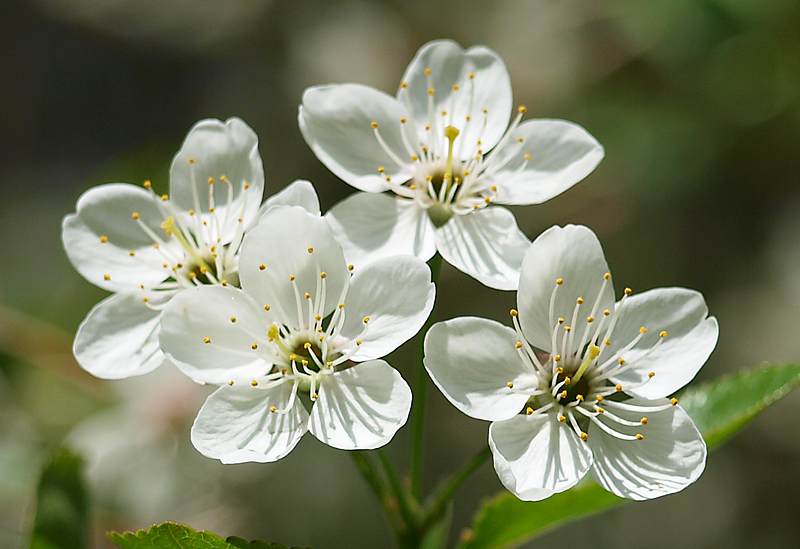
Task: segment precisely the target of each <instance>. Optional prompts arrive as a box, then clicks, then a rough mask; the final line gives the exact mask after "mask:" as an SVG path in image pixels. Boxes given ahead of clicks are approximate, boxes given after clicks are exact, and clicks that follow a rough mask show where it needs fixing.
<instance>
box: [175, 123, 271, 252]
mask: <svg viewBox="0 0 800 549" xmlns="http://www.w3.org/2000/svg"><path fill="white" fill-rule="evenodd" d="M169 180H170V181H169V189H170V201H171V202H172V203H173V204H174V205H176V206H177V207H178V208H180V209H181V210H185V211H188V210H195V211H197V212H204V213H200V214H199V215H201V218H203V219H205V220H207V221H208V226H209V227H219V236H220V238H221V240H222V243H223V244H224V243H227V242H229V241H231V240H232V239H233V238H234V236H235V234H236V230H237V227H238V225H239V221H238V220H239V218H241V219H242V220H243V221H242V223H244V226H245V227H249V226H250V225H251V224H252V223H254V222H255V220H256V216H257V213H258V208H259V206H260V205H261V197H262V196H263V194H264V167H263V165H262V163H261V156H260V155H259V153H258V136H256V134H255V132H254V131H253V130H252V129H250V127H249V126H248V125H247V124H245V123H244V122H243V121H242V120H240V119H238V118H229V119H228V120H226V121H225V122H222V121H221V120H215V119H206V120H201V121H200V122H198V123H197V124H195V125H194V126H193V127H192V129H191V130H189V134H188V135H187V136H186V139H185V140H184V141H183V145H182V146H181V150H180V151H178V154H176V155H175V158H174V159H173V160H172V166H171V167H170V172H169ZM209 182H212V185H211V186H210V185H209ZM209 191H211V192H209ZM211 197H213V200H214V204H213V206H214V210H215V211H214V212H213V213H208V211H209V208H210V207H211V206H212V204H211V201H210V198H211ZM214 217H216V221H213V220H214Z"/></svg>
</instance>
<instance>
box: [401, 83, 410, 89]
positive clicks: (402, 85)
mask: <svg viewBox="0 0 800 549" xmlns="http://www.w3.org/2000/svg"><path fill="white" fill-rule="evenodd" d="M406 88H408V82H400V89H402V90H404V89H406Z"/></svg>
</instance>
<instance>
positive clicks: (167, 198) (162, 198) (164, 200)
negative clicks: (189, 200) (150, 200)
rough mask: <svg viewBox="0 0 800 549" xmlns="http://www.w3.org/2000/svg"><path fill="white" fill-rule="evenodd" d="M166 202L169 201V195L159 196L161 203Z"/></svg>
mask: <svg viewBox="0 0 800 549" xmlns="http://www.w3.org/2000/svg"><path fill="white" fill-rule="evenodd" d="M167 200H169V195H168V194H162V195H161V201H162V202H166V201H167Z"/></svg>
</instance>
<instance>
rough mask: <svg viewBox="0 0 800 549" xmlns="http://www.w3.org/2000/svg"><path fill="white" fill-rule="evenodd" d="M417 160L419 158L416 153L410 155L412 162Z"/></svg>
mask: <svg viewBox="0 0 800 549" xmlns="http://www.w3.org/2000/svg"><path fill="white" fill-rule="evenodd" d="M417 160H419V156H417V155H416V154H412V155H411V161H412V162H416V161H417Z"/></svg>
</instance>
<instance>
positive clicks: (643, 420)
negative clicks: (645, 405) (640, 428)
mask: <svg viewBox="0 0 800 549" xmlns="http://www.w3.org/2000/svg"><path fill="white" fill-rule="evenodd" d="M649 422H650V420H649V419H647V416H645V417H643V418H642V419H640V420H639V423H641V424H642V425H647V424H648V423H649Z"/></svg>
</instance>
